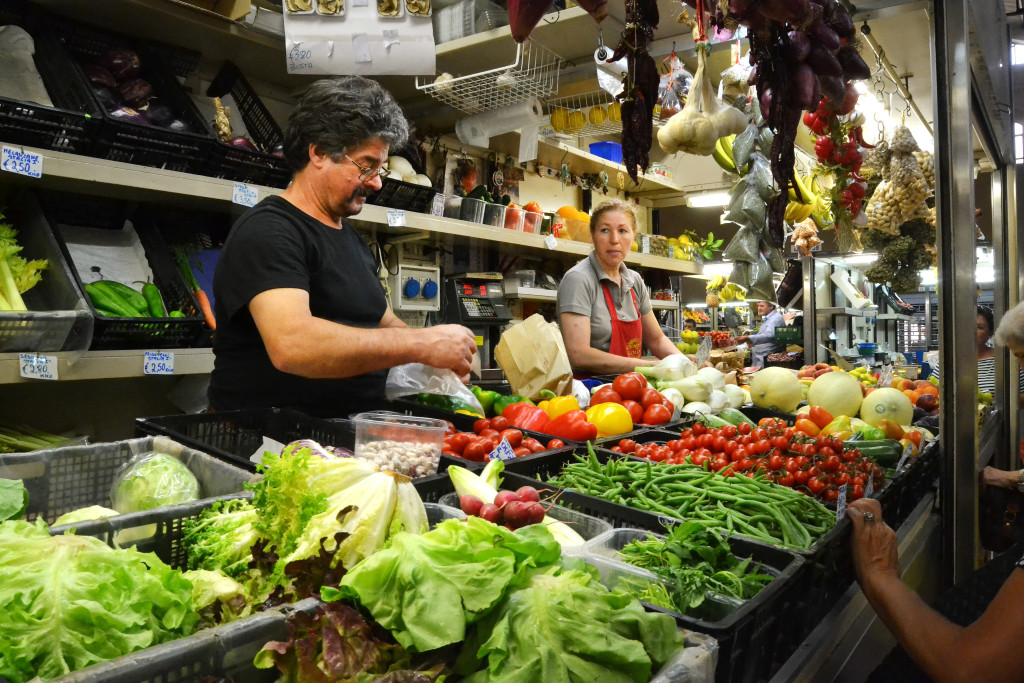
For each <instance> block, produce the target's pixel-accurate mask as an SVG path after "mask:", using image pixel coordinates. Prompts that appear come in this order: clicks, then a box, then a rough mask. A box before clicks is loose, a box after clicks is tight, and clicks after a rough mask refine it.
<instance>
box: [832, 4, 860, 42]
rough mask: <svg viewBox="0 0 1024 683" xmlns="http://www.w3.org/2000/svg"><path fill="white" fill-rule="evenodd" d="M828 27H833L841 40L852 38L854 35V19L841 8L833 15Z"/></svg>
mask: <svg viewBox="0 0 1024 683" xmlns="http://www.w3.org/2000/svg"><path fill="white" fill-rule="evenodd" d="M828 25H829V26H830V27H832V30H833V31H835V32H836V33H838V34H839V37H840V38H847V39H849V38H852V37H853V33H854V30H855V29H854V27H853V19H851V18H850V15H849V14H847V13H846V10H845V9H842V8H840V9H839V10H838V11H836V12H833V13H832V17H831V19H829V21H828Z"/></svg>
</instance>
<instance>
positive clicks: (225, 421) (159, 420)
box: [135, 408, 467, 502]
mask: <svg viewBox="0 0 1024 683" xmlns="http://www.w3.org/2000/svg"><path fill="white" fill-rule="evenodd" d="M135 433H136V434H163V435H164V436H168V437H170V438H172V439H174V440H175V441H179V442H181V443H184V444H187V445H189V446H191V447H192V448H195V449H197V450H201V451H205V452H207V453H210V454H211V455H214V456H216V457H218V458H220V459H222V460H224V461H225V462H229V463H232V464H234V465H236V466H238V467H241V468H243V469H245V470H247V471H249V472H255V471H256V463H255V462H253V461H252V460H250V459H249V457H250V456H251V455H253V454H256V453H262V451H263V444H264V437H266V438H269V439H272V440H273V441H276V442H278V443H282V444H288V443H290V442H292V441H295V440H297V439H313V440H314V441H317V442H319V443H322V444H324V445H328V446H337V447H339V448H348V449H349V450H351V449H353V448H354V447H355V442H356V434H355V429H354V428H353V426H352V424H351V423H350V422H349V421H348V420H324V419H320V418H316V417H310V416H309V415H306V414H304V413H300V412H298V411H296V410H288V409H282V408H267V409H259V410H237V411H228V412H221V413H202V414H198V415H164V416H160V417H140V418H138V419H136V420H135ZM466 462H467V461H464V460H462V459H461V458H453V457H451V456H448V455H444V454H443V453H442V454H441V459H440V461H439V463H438V466H437V468H438V471H439V472H444V471H445V470H447V469H448V466H449V465H454V464H459V465H463V464H465V463H466ZM435 502H436V501H435Z"/></svg>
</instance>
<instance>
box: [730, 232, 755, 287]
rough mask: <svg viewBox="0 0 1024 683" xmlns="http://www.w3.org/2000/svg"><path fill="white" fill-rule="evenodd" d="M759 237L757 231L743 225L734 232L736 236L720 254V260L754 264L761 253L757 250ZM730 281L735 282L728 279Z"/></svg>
mask: <svg viewBox="0 0 1024 683" xmlns="http://www.w3.org/2000/svg"><path fill="white" fill-rule="evenodd" d="M759 237H760V231H759V230H756V229H754V228H752V227H750V226H749V225H744V226H743V227H741V228H740V229H739V230H737V231H736V235H735V236H733V238H732V241H730V242H729V244H728V245H727V246H726V247H725V250H724V251H723V252H722V258H724V259H728V260H729V261H746V262H747V263H754V262H756V261H757V259H758V258H760V256H761V252H760V251H759V250H758V248H757V242H758V238H759ZM730 281H732V282H735V280H734V279H732V278H730Z"/></svg>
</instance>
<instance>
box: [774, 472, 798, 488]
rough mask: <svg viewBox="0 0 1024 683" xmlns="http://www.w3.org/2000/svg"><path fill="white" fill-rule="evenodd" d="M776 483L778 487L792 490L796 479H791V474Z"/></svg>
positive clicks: (780, 478)
mask: <svg viewBox="0 0 1024 683" xmlns="http://www.w3.org/2000/svg"><path fill="white" fill-rule="evenodd" d="M777 483H778V484H779V485H780V486H788V487H789V488H793V484H795V483H796V479H795V478H794V477H793V475H792V474H786V475H783V476H781V477H779V481H778V482H777Z"/></svg>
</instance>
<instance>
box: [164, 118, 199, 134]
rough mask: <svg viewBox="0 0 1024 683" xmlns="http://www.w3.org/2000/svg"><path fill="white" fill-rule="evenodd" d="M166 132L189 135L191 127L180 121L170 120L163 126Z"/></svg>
mask: <svg viewBox="0 0 1024 683" xmlns="http://www.w3.org/2000/svg"><path fill="white" fill-rule="evenodd" d="M164 128H166V129H167V130H173V131H174V132H175V133H191V132H192V126H190V125H188V124H187V123H185V122H184V121H182V120H181V119H171V120H170V122H168V123H167V125H165V126H164Z"/></svg>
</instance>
